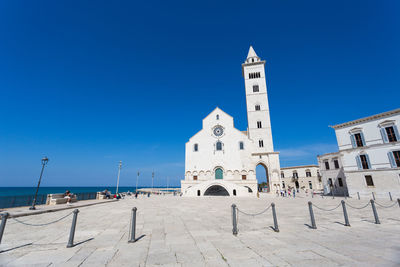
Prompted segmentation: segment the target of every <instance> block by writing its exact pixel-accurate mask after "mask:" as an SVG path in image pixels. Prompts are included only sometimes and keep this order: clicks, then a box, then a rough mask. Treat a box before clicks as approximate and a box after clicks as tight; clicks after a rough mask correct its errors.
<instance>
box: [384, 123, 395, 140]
mask: <svg viewBox="0 0 400 267" xmlns="http://www.w3.org/2000/svg"><path fill="white" fill-rule="evenodd" d="M385 130H386V134H387V137H388V140H389V142H397V137H396V133H395V132H394V128H393V126H389V127H386V128H385Z"/></svg>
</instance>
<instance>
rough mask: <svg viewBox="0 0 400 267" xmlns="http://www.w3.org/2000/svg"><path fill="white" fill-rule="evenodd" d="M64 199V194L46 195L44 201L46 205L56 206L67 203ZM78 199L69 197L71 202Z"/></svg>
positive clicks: (74, 196)
mask: <svg viewBox="0 0 400 267" xmlns="http://www.w3.org/2000/svg"><path fill="white" fill-rule="evenodd" d="M67 200H68V199H66V198H64V194H48V195H47V200H46V205H57V204H65V203H67ZM76 201H78V199H77V198H76V195H73V196H72V197H71V202H76Z"/></svg>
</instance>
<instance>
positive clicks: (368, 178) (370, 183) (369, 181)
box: [365, 175, 374, 186]
mask: <svg viewBox="0 0 400 267" xmlns="http://www.w3.org/2000/svg"><path fill="white" fill-rule="evenodd" d="M365 182H366V183H367V186H374V181H373V180H372V176H371V175H365Z"/></svg>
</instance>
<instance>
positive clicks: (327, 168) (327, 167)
mask: <svg viewBox="0 0 400 267" xmlns="http://www.w3.org/2000/svg"><path fill="white" fill-rule="evenodd" d="M325 169H326V170H329V162H328V161H325Z"/></svg>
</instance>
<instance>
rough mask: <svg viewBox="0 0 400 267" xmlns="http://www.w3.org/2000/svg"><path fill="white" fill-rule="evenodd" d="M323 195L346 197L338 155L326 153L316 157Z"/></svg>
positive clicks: (337, 153)
mask: <svg viewBox="0 0 400 267" xmlns="http://www.w3.org/2000/svg"><path fill="white" fill-rule="evenodd" d="M318 164H319V168H320V174H321V178H322V184H323V189H324V194H325V195H329V194H333V195H335V196H347V195H348V191H347V182H346V175H345V174H344V169H343V164H342V161H341V157H340V153H339V152H335V153H328V154H324V155H320V156H318Z"/></svg>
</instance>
